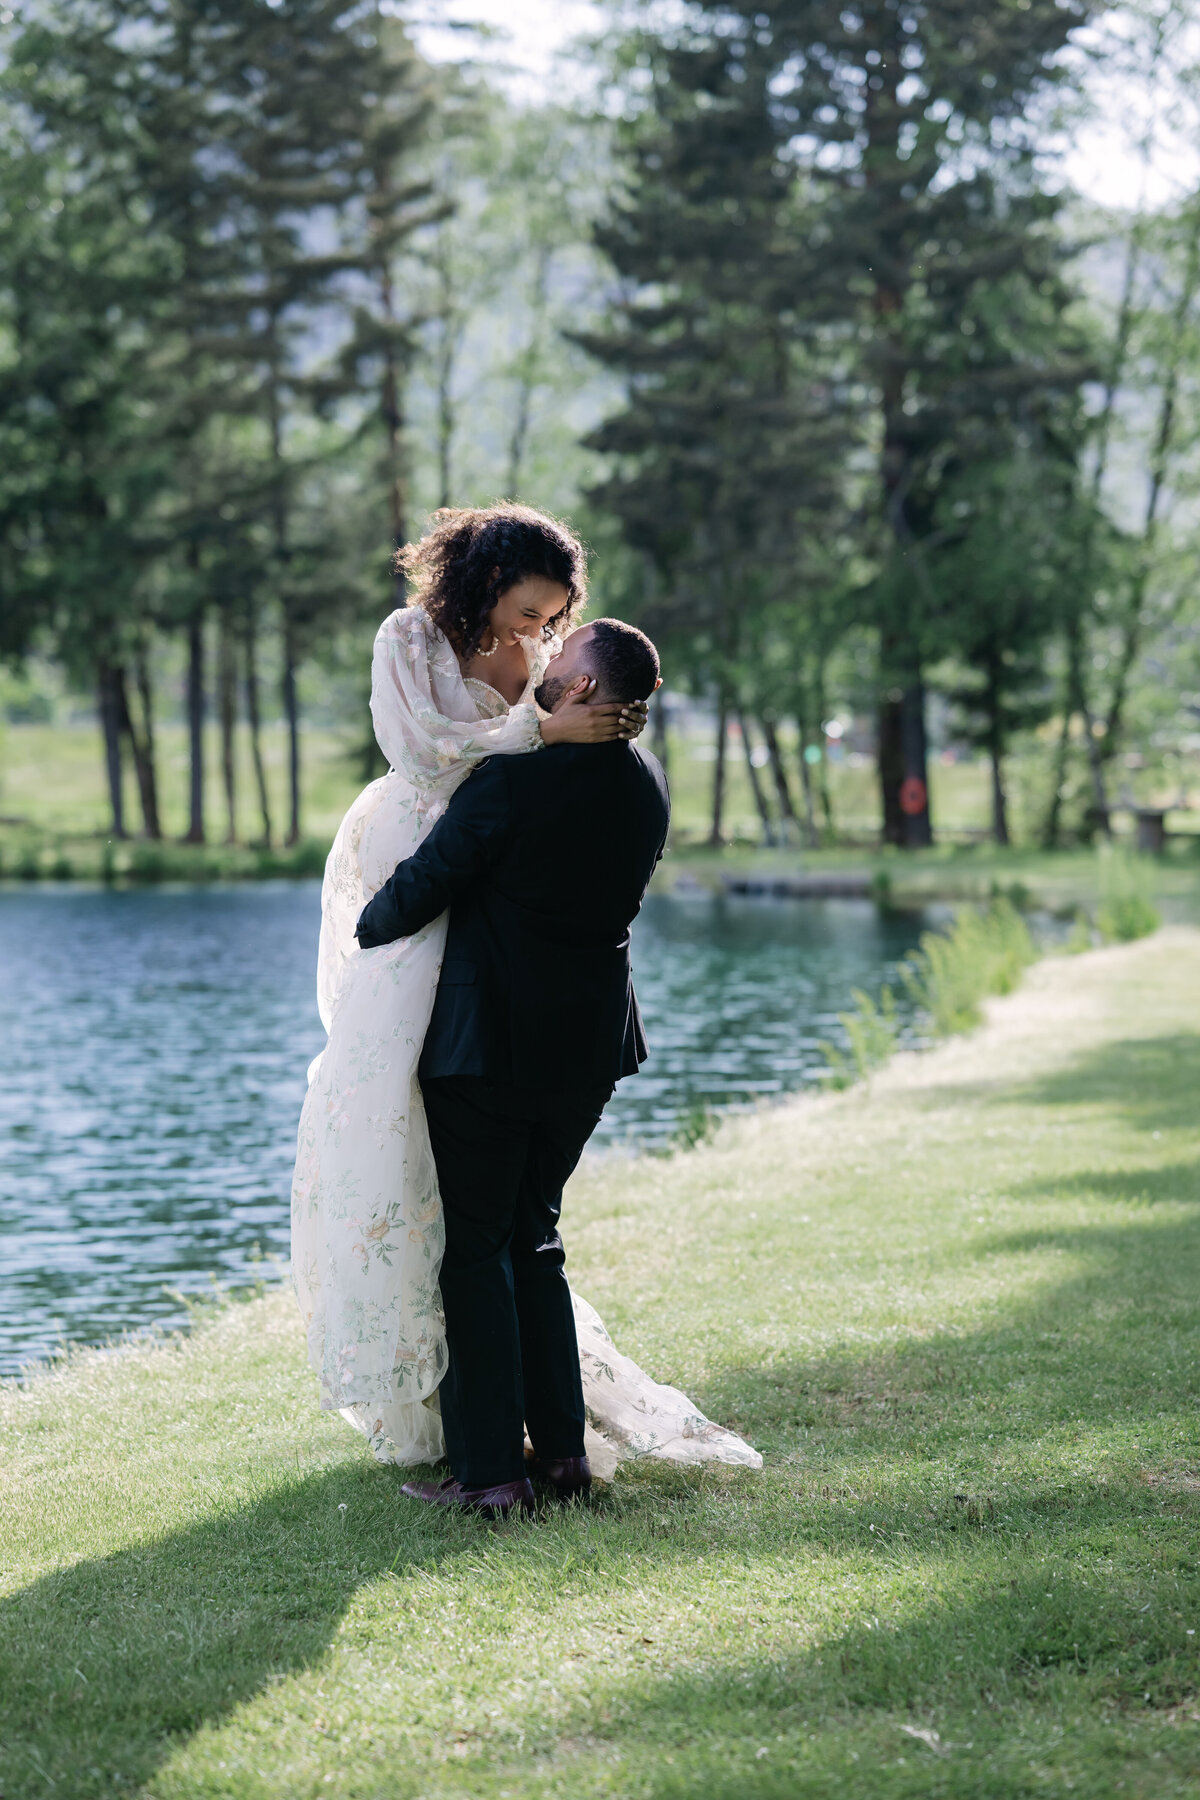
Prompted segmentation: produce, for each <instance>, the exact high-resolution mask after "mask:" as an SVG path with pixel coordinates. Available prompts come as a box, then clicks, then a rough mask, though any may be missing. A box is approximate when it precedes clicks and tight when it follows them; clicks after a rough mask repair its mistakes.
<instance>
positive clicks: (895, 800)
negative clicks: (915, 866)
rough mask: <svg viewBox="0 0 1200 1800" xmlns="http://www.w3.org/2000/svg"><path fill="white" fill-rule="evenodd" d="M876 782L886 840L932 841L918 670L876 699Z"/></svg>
mask: <svg viewBox="0 0 1200 1800" xmlns="http://www.w3.org/2000/svg"><path fill="white" fill-rule="evenodd" d="M887 666H888V660H887V659H886V658H885V660H884V667H885V668H886V667H887ZM879 785H880V790H881V794H882V800H883V841H884V843H885V844H895V845H897V846H898V847H900V848H902V849H907V850H911V849H917V848H920V847H923V846H925V845H928V844H932V842H933V829H932V825H931V822H930V817H929V770H928V746H927V743H926V737H925V684H924V681H923V680H922V679H921V675H920V673H919V671H910V672H909V674H908V676H907V678H906V679H905V682H904V685H903V686H898V687H892V688H889V689H887V691H886V692H885V693H884V696H883V699H882V701H881V703H880V707H879Z"/></svg>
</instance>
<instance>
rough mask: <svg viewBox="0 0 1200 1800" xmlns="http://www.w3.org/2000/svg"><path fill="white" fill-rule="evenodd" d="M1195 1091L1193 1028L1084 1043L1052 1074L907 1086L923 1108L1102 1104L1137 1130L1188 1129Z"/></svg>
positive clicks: (1197, 1038) (1198, 1055) (1198, 1074)
mask: <svg viewBox="0 0 1200 1800" xmlns="http://www.w3.org/2000/svg"><path fill="white" fill-rule="evenodd" d="M1197 1092H1200V1033H1194V1032H1180V1033H1177V1034H1176V1035H1174V1036H1172V1037H1157V1038H1138V1037H1134V1038H1120V1039H1117V1040H1116V1041H1115V1042H1110V1043H1105V1044H1101V1045H1099V1046H1097V1048H1096V1049H1094V1050H1088V1051H1084V1052H1083V1053H1082V1054H1081V1055H1080V1056H1078V1057H1076V1058H1075V1060H1074V1061H1073V1062H1070V1063H1068V1064H1067V1065H1066V1066H1065V1067H1064V1068H1062V1069H1060V1070H1058V1071H1057V1072H1056V1073H1054V1074H1049V1075H1038V1076H1037V1077H1036V1078H1035V1079H1034V1080H1032V1081H1030V1082H1028V1083H1017V1082H1012V1081H1010V1080H1008V1079H1007V1078H997V1079H996V1080H995V1081H972V1082H964V1083H962V1084H959V1085H955V1084H954V1083H952V1082H939V1083H938V1084H937V1085H936V1086H935V1087H932V1088H929V1089H926V1090H920V1089H916V1090H914V1091H913V1093H912V1095H911V1099H910V1104H911V1105H912V1106H913V1107H914V1108H916V1107H920V1108H921V1109H922V1110H925V1111H935V1110H941V1109H944V1108H946V1107H947V1106H953V1105H954V1104H955V1102H956V1101H959V1100H961V1101H965V1102H974V1103H976V1104H979V1103H982V1104H984V1105H986V1106H995V1107H997V1108H1003V1107H1005V1106H1103V1107H1105V1108H1106V1109H1108V1110H1111V1111H1112V1112H1113V1113H1115V1114H1118V1115H1119V1116H1120V1117H1121V1119H1122V1120H1124V1121H1125V1123H1126V1124H1129V1125H1132V1126H1133V1127H1134V1128H1135V1129H1137V1130H1141V1131H1172V1130H1184V1131H1187V1130H1193V1129H1194V1128H1195V1126H1196V1123H1197V1112H1198V1108H1197V1104H1196V1094H1197Z"/></svg>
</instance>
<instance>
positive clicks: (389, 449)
mask: <svg viewBox="0 0 1200 1800" xmlns="http://www.w3.org/2000/svg"><path fill="white" fill-rule="evenodd" d="M379 298H380V305H381V307H382V311H383V317H384V321H385V324H386V326H387V333H386V338H385V346H384V353H383V383H382V387H381V391H380V412H381V413H382V415H383V429H384V442H385V446H386V448H385V462H386V468H387V485H388V512H389V514H390V518H391V528H392V543H393V544H394V545H395V547H396V549H397V550H399V549H401V548H402V547H403V545H404V542H405V539H406V537H407V535H408V483H407V471H406V469H405V461H404V406H403V398H404V397H403V387H402V372H401V368H400V357H399V353H398V352H397V349H396V343H395V336H394V333H395V325H396V294H395V288H394V285H393V282H392V271H391V269H390V267H389V265H388V263H387V260H386V258H385V259H384V260H383V262H382V263H381V264H380V268H379ZM446 473H448V471H446V470H444V471H443V474H446ZM406 591H407V586H406V583H405V579H404V574H403V571H401V570H397V571H396V572H395V575H394V586H393V592H394V595H395V598H396V601H397V603H398V604H400V605H403V603H404V598H405V594H406ZM289 841H290V840H289Z"/></svg>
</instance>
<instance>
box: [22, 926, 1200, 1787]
mask: <svg viewBox="0 0 1200 1800" xmlns="http://www.w3.org/2000/svg"><path fill="white" fill-rule="evenodd" d="M1198 1094H1200V933H1197V932H1193V931H1189V930H1186V929H1183V928H1178V929H1173V930H1168V931H1165V932H1162V933H1160V934H1159V935H1158V936H1156V937H1154V938H1151V939H1148V940H1144V941H1142V942H1140V943H1137V944H1134V945H1130V946H1127V947H1122V948H1118V949H1109V950H1102V951H1096V952H1092V953H1090V954H1087V955H1084V956H1081V957H1077V958H1072V959H1066V958H1063V959H1060V960H1052V961H1049V962H1046V963H1043V964H1040V965H1039V966H1038V967H1037V968H1035V969H1034V970H1033V972H1032V973H1031V975H1030V976H1029V977H1028V979H1027V982H1026V985H1025V987H1024V988H1023V989H1022V991H1021V992H1020V993H1018V994H1016V995H1014V996H1012V997H1011V998H1009V999H1007V1000H1004V1001H1001V1002H998V1003H995V1004H994V1005H993V1008H992V1011H991V1016H990V1023H989V1024H988V1026H987V1027H986V1028H985V1029H984V1030H983V1031H981V1032H980V1033H978V1034H976V1035H975V1036H974V1037H973V1038H969V1039H959V1040H955V1041H953V1042H951V1043H949V1044H947V1045H946V1046H944V1047H943V1048H941V1049H939V1050H937V1051H934V1052H932V1053H930V1054H928V1055H926V1056H924V1057H902V1058H900V1059H898V1060H897V1061H896V1062H895V1063H894V1064H893V1065H892V1066H891V1068H890V1069H889V1070H887V1071H886V1072H885V1073H884V1074H883V1075H882V1076H880V1077H878V1078H877V1080H876V1082H875V1084H874V1086H873V1088H872V1089H871V1090H869V1091H868V1090H867V1089H865V1088H858V1089H853V1090H850V1091H849V1092H847V1093H845V1094H840V1095H828V1096H825V1097H821V1098H818V1099H810V1100H807V1101H803V1102H799V1103H793V1104H791V1105H788V1106H785V1107H782V1108H780V1109H779V1110H777V1111H773V1112H770V1113H765V1114H762V1115H759V1116H757V1117H753V1118H749V1119H743V1120H739V1121H734V1122H731V1123H729V1124H727V1125H726V1126H725V1127H724V1128H723V1129H722V1132H721V1134H720V1135H719V1136H718V1138H717V1140H716V1142H715V1143H714V1144H713V1145H712V1146H711V1147H709V1148H707V1149H703V1150H700V1151H697V1152H695V1153H692V1154H681V1155H678V1156H676V1157H674V1158H672V1159H645V1160H643V1161H640V1162H636V1163H628V1162H624V1161H613V1162H609V1163H607V1164H604V1163H598V1164H596V1165H594V1166H592V1167H590V1168H587V1169H585V1171H584V1172H583V1173H582V1174H581V1176H580V1177H579V1178H577V1180H576V1181H575V1182H574V1184H573V1188H572V1192H571V1194H570V1195H569V1196H568V1204H567V1209H566V1216H567V1238H568V1248H569V1250H570V1252H571V1256H572V1268H573V1271H574V1276H575V1279H576V1280H577V1281H578V1283H579V1285H580V1288H581V1289H582V1291H583V1292H584V1293H586V1294H587V1295H588V1296H589V1297H590V1298H591V1299H592V1300H593V1301H594V1302H595V1303H596V1304H597V1305H598V1306H599V1308H600V1310H601V1312H602V1313H603V1314H604V1315H605V1317H606V1319H607V1320H608V1322H609V1324H610V1325H611V1326H612V1327H613V1329H614V1330H615V1332H616V1333H617V1334H618V1336H619V1340H620V1342H621V1344H622V1345H623V1347H625V1348H627V1349H629V1350H630V1351H631V1352H632V1353H633V1354H634V1355H636V1356H638V1357H639V1358H640V1359H641V1360H643V1361H644V1362H645V1363H646V1364H647V1365H649V1366H650V1367H651V1368H652V1369H653V1370H654V1371H655V1372H656V1373H657V1374H658V1375H659V1376H660V1377H662V1378H665V1379H669V1380H673V1381H676V1382H678V1383H680V1384H681V1385H683V1386H685V1387H686V1388H687V1389H689V1390H690V1391H691V1392H692V1393H693V1394H694V1395H695V1396H696V1397H697V1398H698V1399H699V1401H700V1402H701V1404H702V1405H703V1406H704V1407H705V1409H706V1410H707V1411H709V1412H710V1413H711V1414H713V1415H714V1416H716V1417H718V1418H720V1419H722V1420H724V1421H726V1422H728V1423H731V1424H734V1425H736V1426H737V1427H738V1429H740V1430H742V1431H744V1432H745V1433H746V1434H747V1435H748V1436H749V1437H750V1438H751V1439H752V1440H753V1441H754V1442H755V1443H756V1444H757V1445H758V1446H759V1447H760V1448H761V1449H762V1451H763V1453H764V1455H765V1458H766V1466H765V1469H764V1470H763V1472H762V1474H761V1475H755V1474H749V1473H746V1472H732V1471H728V1472H722V1471H677V1470H676V1471H672V1470H670V1469H667V1468H662V1467H654V1466H652V1465H645V1466H642V1467H638V1468H634V1469H630V1470H627V1471H626V1472H624V1473H622V1474H621V1475H620V1476H619V1477H618V1479H617V1481H616V1482H615V1483H614V1484H613V1485H612V1486H611V1487H610V1488H608V1489H607V1490H605V1491H604V1492H602V1493H601V1494H600V1495H599V1497H598V1498H596V1499H595V1501H594V1502H593V1504H592V1505H591V1506H589V1507H588V1508H586V1509H579V1510H575V1511H572V1512H569V1513H563V1512H556V1513H553V1514H552V1515H548V1516H546V1517H545V1518H543V1519H542V1520H540V1521H539V1522H538V1523H536V1524H527V1523H513V1524H510V1525H500V1526H494V1527H489V1526H486V1525H484V1524H482V1523H479V1522H472V1521H470V1520H466V1519H459V1518H448V1517H445V1516H442V1515H439V1514H433V1513H430V1512H429V1511H427V1510H425V1509H423V1508H421V1507H419V1506H417V1505H416V1504H414V1503H410V1502H408V1501H406V1500H404V1499H403V1497H402V1496H401V1495H400V1493H399V1486H400V1481H401V1479H402V1477H401V1475H400V1474H399V1472H398V1471H394V1470H388V1469H382V1468H379V1467H377V1466H376V1465H374V1464H373V1463H372V1462H371V1461H370V1460H369V1458H368V1455H367V1452H366V1450H365V1446H363V1445H362V1444H361V1442H360V1440H358V1439H357V1438H356V1437H355V1436H354V1435H353V1434H352V1433H351V1432H350V1431H349V1429H348V1428H347V1427H346V1426H344V1425H343V1424H342V1423H341V1421H340V1420H339V1419H337V1418H332V1419H330V1418H324V1417H322V1416H321V1415H320V1414H318V1412H317V1411H316V1406H315V1389H314V1384H313V1383H312V1381H311V1380H310V1378H309V1376H308V1374H307V1373H306V1371H305V1368H304V1360H303V1354H302V1343H301V1334H300V1329H299V1325H298V1322H297V1319H296V1317H295V1315H294V1309H293V1306H292V1303H291V1300H290V1298H289V1297H288V1296H287V1295H286V1294H278V1293H276V1294H269V1295H267V1296H266V1297H265V1298H263V1299H260V1300H257V1301H252V1302H249V1303H247V1304H245V1305H240V1306H234V1307H231V1308H229V1309H228V1310H227V1311H226V1312H225V1313H224V1314H223V1315H222V1316H221V1317H220V1318H219V1319H218V1320H217V1322H216V1323H214V1324H212V1325H209V1326H207V1327H204V1328H202V1329H200V1330H198V1331H197V1332H196V1333H195V1334H194V1335H193V1336H192V1337H190V1338H189V1339H186V1340H181V1341H179V1342H177V1343H175V1344H173V1345H169V1346H166V1347H160V1348H154V1349H149V1348H145V1347H137V1348H131V1349H128V1350H125V1351H123V1352H119V1353H117V1354H111V1355H107V1356H104V1355H96V1354H84V1355H82V1356H79V1357H77V1358H75V1359H74V1361H73V1362H72V1363H71V1364H70V1365H68V1366H67V1367H65V1368H64V1369H63V1370H62V1371H61V1372H59V1373H56V1374H53V1375H50V1376H44V1377H39V1378H37V1379H35V1380H34V1381H33V1382H32V1384H31V1385H29V1386H27V1387H25V1388H17V1387H13V1386H10V1387H9V1388H7V1389H5V1390H3V1392H0V1436H2V1439H3V1443H2V1447H0V1468H2V1469H3V1471H4V1474H3V1484H4V1507H5V1514H6V1516H5V1518H4V1521H3V1536H2V1538H0V1544H2V1549H0V1593H2V1594H3V1598H2V1599H0V1615H2V1616H0V1764H2V1771H3V1772H2V1774H0V1791H2V1792H3V1795H4V1800H18V1797H22V1800H23V1797H24V1796H33V1795H37V1796H39V1797H40V1796H45V1795H57V1796H61V1797H66V1796H71V1797H75V1796H96V1797H97V1800H99V1797H101V1796H104V1797H107V1796H110V1795H113V1794H126V1793H139V1794H146V1795H152V1796H155V1797H156V1800H185V1797H186V1800H200V1797H201V1796H205V1797H211V1800H216V1797H218V1796H220V1797H221V1800H226V1797H230V1800H233V1797H236V1800H305V1797H308V1796H318V1795H319V1796H325V1795H331V1796H346V1797H347V1800H350V1797H354V1800H368V1797H370V1800H418V1796H424V1797H425V1800H463V1797H467V1796H469V1797H471V1800H502V1797H504V1796H511V1797H512V1800H517V1797H518V1796H519V1797H521V1800H542V1797H543V1796H550V1795H561V1796H565V1797H567V1800H600V1797H601V1796H607V1797H617V1796H619V1797H621V1800H632V1797H634V1796H638V1797H643V1796H644V1797H646V1800H649V1797H651V1796H653V1797H654V1800H668V1797H670V1800H684V1797H685V1796H686V1797H689V1800H696V1797H700V1800H791V1797H792V1796H822V1797H824V1796H830V1797H834V1796H836V1797H838V1800H843V1797H846V1796H852V1797H855V1800H857V1797H862V1800H899V1797H901V1796H904V1797H909V1796H911V1797H913V1800H916V1797H918V1796H919V1797H921V1800H925V1797H926V1796H943V1797H945V1800H976V1797H977V1800H999V1797H1001V1796H1003V1797H1005V1800H1009V1797H1014V1800H1015V1797H1016V1796H1022V1797H1024V1796H1046V1795H1054V1796H1057V1795H1065V1794H1067V1793H1072V1792H1074V1793H1076V1794H1079V1795H1085V1796H1089V1797H1091V1800H1095V1797H1097V1796H1108V1795H1117V1794H1122V1795H1130V1796H1134V1795H1136V1796H1144V1797H1145V1800H1170V1797H1172V1796H1180V1797H1182V1796H1185V1795H1188V1796H1191V1795H1195V1794H1196V1792H1197V1791H1198V1788H1200V1433H1198V1430H1197V1424H1198V1421H1197V1410H1196V1407H1197V1381H1196V1377H1197V1349H1198V1346H1200V1175H1198V1151H1200V1137H1198V1132H1197V1095H1198Z"/></svg>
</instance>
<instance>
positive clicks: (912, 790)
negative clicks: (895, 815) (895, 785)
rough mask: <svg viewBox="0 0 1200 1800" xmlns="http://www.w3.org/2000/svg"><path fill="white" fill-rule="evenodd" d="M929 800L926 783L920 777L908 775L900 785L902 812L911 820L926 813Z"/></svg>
mask: <svg viewBox="0 0 1200 1800" xmlns="http://www.w3.org/2000/svg"><path fill="white" fill-rule="evenodd" d="M928 798H929V796H928V794H927V792H926V789H925V783H924V782H923V781H922V780H921V777H920V776H919V775H908V776H906V777H905V779H904V780H903V781H902V782H901V783H900V811H901V812H902V813H907V814H908V816H909V818H910V819H915V818H916V817H917V815H918V814H919V813H923V812H924V811H925V805H926V801H927V800H928Z"/></svg>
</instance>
